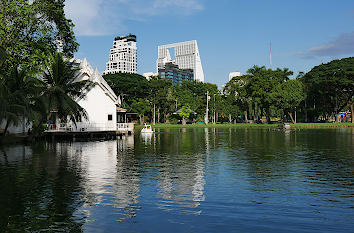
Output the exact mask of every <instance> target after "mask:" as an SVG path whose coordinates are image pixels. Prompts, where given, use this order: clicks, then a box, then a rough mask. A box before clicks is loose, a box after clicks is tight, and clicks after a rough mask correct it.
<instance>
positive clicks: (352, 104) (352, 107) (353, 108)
mask: <svg viewBox="0 0 354 233" xmlns="http://www.w3.org/2000/svg"><path fill="white" fill-rule="evenodd" d="M350 111H351V112H352V123H354V117H353V116H354V103H351V104H350Z"/></svg>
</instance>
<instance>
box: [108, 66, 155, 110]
mask: <svg viewBox="0 0 354 233" xmlns="http://www.w3.org/2000/svg"><path fill="white" fill-rule="evenodd" d="M103 78H104V79H105V80H106V81H107V83H108V85H110V87H111V88H112V90H113V91H114V92H115V93H116V95H117V96H119V95H120V96H121V97H122V98H123V107H126V108H129V106H130V105H131V104H132V103H133V101H134V100H137V99H139V98H146V97H147V96H148V95H149V93H150V88H149V82H148V80H146V78H145V77H144V76H141V75H139V74H129V73H117V74H107V75H104V76H103Z"/></svg>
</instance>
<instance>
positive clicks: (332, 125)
mask: <svg viewBox="0 0 354 233" xmlns="http://www.w3.org/2000/svg"><path fill="white" fill-rule="evenodd" d="M151 125H152V124H151ZM279 125H281V124H277V123H275V124H243V123H240V124H208V125H206V124H187V125H177V124H155V125H152V127H153V128H254V129H269V128H278V127H279ZM290 126H291V128H296V129H311V128H348V127H354V124H353V123H297V124H290ZM143 127H144V125H135V128H137V129H139V128H143Z"/></svg>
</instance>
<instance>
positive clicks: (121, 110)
mask: <svg viewBox="0 0 354 233" xmlns="http://www.w3.org/2000/svg"><path fill="white" fill-rule="evenodd" d="M117 112H127V110H126V109H124V108H121V107H117Z"/></svg>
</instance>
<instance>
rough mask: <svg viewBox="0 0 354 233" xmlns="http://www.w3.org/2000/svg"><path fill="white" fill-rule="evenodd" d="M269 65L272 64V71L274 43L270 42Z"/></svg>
mask: <svg viewBox="0 0 354 233" xmlns="http://www.w3.org/2000/svg"><path fill="white" fill-rule="evenodd" d="M269 64H270V68H271V69H272V65H273V64H272V42H270V44H269Z"/></svg>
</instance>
